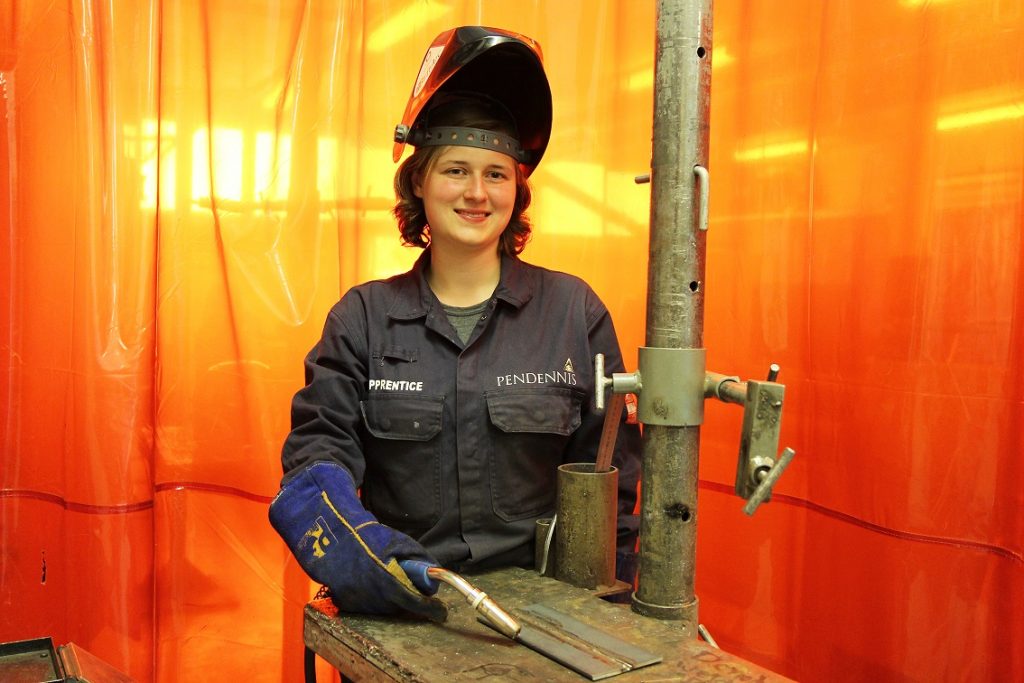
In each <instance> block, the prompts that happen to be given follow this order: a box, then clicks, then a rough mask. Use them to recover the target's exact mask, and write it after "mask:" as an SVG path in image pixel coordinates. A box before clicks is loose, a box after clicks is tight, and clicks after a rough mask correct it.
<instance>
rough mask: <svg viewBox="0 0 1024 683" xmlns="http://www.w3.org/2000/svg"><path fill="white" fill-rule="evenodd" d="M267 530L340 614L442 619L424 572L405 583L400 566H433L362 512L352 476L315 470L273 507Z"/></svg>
mask: <svg viewBox="0 0 1024 683" xmlns="http://www.w3.org/2000/svg"><path fill="white" fill-rule="evenodd" d="M270 523H271V524H272V525H273V527H274V529H276V530H277V533H279V534H280V535H281V537H282V538H283V539H284V540H285V543H287V544H288V547H289V549H291V551H292V554H294V555H295V559H296V560H298V562H299V565H300V566H301V567H302V568H303V569H304V570H305V571H306V573H307V574H309V576H310V578H312V579H313V580H314V581H319V582H320V583H322V584H324V585H326V586H327V587H328V588H330V589H331V592H332V593H333V594H334V602H335V603H337V605H338V608H339V609H341V610H343V611H346V612H362V613H368V614H397V613H399V612H401V611H402V610H406V611H408V612H412V613H414V614H418V615H420V616H424V617H427V618H428V619H432V620H434V621H444V620H445V619H446V618H447V616H448V608H447V607H446V606H445V604H444V603H443V602H441V601H440V600H438V599H437V598H433V597H428V596H431V595H433V594H434V593H435V592H437V583H436V582H435V581H433V580H429V579H427V578H426V572H425V571H424V572H414V573H413V578H412V579H410V577H409V576H408V575H407V574H406V573H405V572H404V571H403V570H402V568H401V567H400V566H399V560H418V561H421V562H425V563H427V564H428V565H431V566H437V562H436V561H434V559H433V558H432V557H431V556H430V555H429V554H428V553H427V551H426V550H424V549H423V547H422V546H421V545H420V544H419V543H417V542H416V541H414V540H413V539H412V538H410V537H409V536H406V535H405V534H403V533H401V532H400V531H396V530H395V529H392V528H390V527H387V526H384V525H383V524H381V523H380V522H378V521H377V519H376V518H375V517H374V516H373V515H371V514H370V513H369V512H367V511H366V509H365V508H363V505H362V503H361V502H360V501H359V498H358V497H357V496H356V486H355V482H353V481H352V476H351V475H350V474H349V472H348V470H346V469H345V468H344V467H342V466H341V465H338V464H336V463H333V462H316V463H313V464H312V465H310V466H309V467H307V468H306V469H305V470H304V471H303V472H301V473H300V474H298V475H296V476H295V478H293V479H292V480H291V481H289V482H288V483H287V484H285V485H284V487H283V488H282V489H281V491H280V492H279V493H278V494H277V496H276V497H275V498H274V500H273V502H271V504H270ZM417 589H418V590H417ZM421 591H422V592H421ZM424 593H425V594H426V595H425V594H424Z"/></svg>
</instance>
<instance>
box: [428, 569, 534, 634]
mask: <svg viewBox="0 0 1024 683" xmlns="http://www.w3.org/2000/svg"><path fill="white" fill-rule="evenodd" d="M427 575H428V576H429V577H430V578H432V579H435V580H437V581H443V582H444V583H447V584H448V585H449V586H451V587H452V588H454V589H455V590H457V591H458V592H460V593H462V595H464V596H465V598H466V601H467V602H469V604H470V605H472V606H473V609H474V610H476V612H477V613H478V614H479V615H480V616H482V617H483V618H484V619H486V620H487V623H489V624H490V625H491V626H493V627H494V629H495V630H496V631H498V633H500V634H502V635H503V636H506V637H508V638H511V639H512V640H515V639H516V637H517V636H518V635H519V630H520V628H521V627H520V626H519V622H518V621H516V620H515V619H513V618H512V616H511V615H510V614H509V613H508V612H506V611H505V610H503V609H502V608H501V607H499V606H498V603H496V602H495V601H494V600H492V599H491V598H489V597H487V593H484V592H483V591H482V590H480V589H479V588H477V587H476V586H474V585H473V584H471V583H470V582H469V581H466V580H465V579H464V578H462V577H461V576H459V575H458V574H456V573H455V572H453V571H449V570H447V569H443V568H442V567H428V568H427Z"/></svg>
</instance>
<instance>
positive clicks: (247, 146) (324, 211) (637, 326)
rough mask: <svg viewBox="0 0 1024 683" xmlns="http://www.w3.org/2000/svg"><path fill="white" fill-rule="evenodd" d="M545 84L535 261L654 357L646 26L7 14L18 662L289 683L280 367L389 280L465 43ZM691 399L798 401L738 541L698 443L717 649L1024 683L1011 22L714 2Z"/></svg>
mask: <svg viewBox="0 0 1024 683" xmlns="http://www.w3.org/2000/svg"><path fill="white" fill-rule="evenodd" d="M465 23H482V24H489V25H495V26H502V27H506V28H510V29H513V30H517V31H521V32H523V33H526V34H528V35H530V36H533V37H535V38H537V39H538V40H539V41H540V42H541V44H542V45H543V47H544V50H545V56H546V64H547V68H548V73H549V76H550V79H551V82H552V87H553V90H554V98H555V123H554V137H553V139H552V142H551V146H550V148H549V151H548V154H547V157H546V158H545V161H544V163H543V164H542V165H541V166H540V169H539V170H538V172H537V173H536V175H535V176H534V180H535V187H536V195H535V196H536V201H535V206H534V209H533V217H534V219H535V224H536V226H537V229H536V237H535V239H534V240H533V243H532V245H531V246H530V247H529V248H528V249H527V251H526V254H525V255H526V258H527V259H528V260H531V261H533V262H536V263H540V264H543V265H548V266H552V267H557V268H560V269H564V270H569V271H572V272H574V273H577V274H579V275H582V276H583V277H585V278H586V279H587V280H589V281H590V282H591V283H592V284H593V285H594V287H595V288H596V289H597V290H598V292H599V293H600V294H601V296H602V297H603V298H604V299H605V301H606V302H607V303H608V305H609V307H610V309H611V311H612V313H613V315H614V317H615V320H616V324H617V327H618V329H619V332H620V337H621V340H622V343H623V347H624V350H625V355H626V357H627V362H629V361H630V360H632V359H635V357H636V353H635V349H636V347H637V346H639V345H641V344H642V343H643V322H644V312H643V306H644V301H645V294H644V290H645V277H646V276H645V262H646V233H647V222H648V198H649V187H648V186H637V185H635V184H634V183H633V181H632V178H633V176H634V175H636V174H639V173H643V172H646V170H647V165H648V163H649V159H650V129H651V115H652V114H651V110H652V106H651V104H652V102H651V98H652V95H651V89H652V81H653V79H652V63H653V53H654V49H653V40H654V10H653V8H652V7H651V6H650V3H642V2H625V1H622V2H589V1H584V0H562V1H560V2H540V1H535V2H529V3H528V2H516V3H498V2H482V1H478V2H468V1H462V2H459V1H455V0H449V1H440V0H430V1H427V0H389V1H384V2H372V3H359V2H354V1H350V2H345V1H343V0H334V1H321V2H300V1H299V0H295V1H285V2H280V1H271V0H248V1H247V2H237V1H235V0H207V1H205V2H203V1H199V0H196V1H193V2H162V1H161V0H149V1H148V2H147V1H145V0H125V1H123V2H122V1H120V0H119V1H118V2H116V3H115V2H97V1H94V0H75V1H73V2H62V3H54V2H52V1H50V0H5V2H2V3H0V225H2V226H3V234H2V236H3V248H2V249H0V259H2V263H0V274H2V279H0V380H2V381H0V421H2V422H0V425H2V426H0V430H2V436H0V438H2V442H0V444H2V466H0V467H2V469H0V550H2V555H0V641H9V640H15V639H22V638H31V637H38V636H44V635H49V636H52V637H54V639H55V640H56V641H57V642H58V643H63V642H67V641H71V640H73V641H75V642H76V643H78V644H80V645H81V646H83V647H85V648H86V649H87V650H89V651H90V652H92V653H93V654H96V655H97V656H99V657H101V658H103V659H105V660H106V661H107V662H109V663H111V664H113V665H114V666H116V667H118V668H121V669H123V670H125V671H127V672H128V673H130V674H132V675H133V676H136V677H137V678H138V679H140V680H142V681H149V680H158V681H179V680H182V681H184V680H214V679H216V680H265V681H277V680H292V681H295V680H299V679H300V676H301V648H302V645H301V608H302V606H303V604H304V602H305V601H306V600H307V599H308V598H309V597H310V595H311V592H312V591H313V590H314V588H315V587H314V586H312V585H310V584H309V582H308V581H306V580H305V579H304V578H303V576H302V573H301V571H300V570H299V569H298V568H297V567H296V565H295V564H294V562H293V561H292V560H290V559H289V557H288V555H287V552H286V551H285V549H284V547H283V544H282V543H281V542H280V541H279V540H278V539H277V537H276V536H275V535H274V533H273V532H272V530H271V529H270V528H269V526H268V524H267V523H266V508H267V504H268V502H269V501H270V498H271V496H272V495H273V494H274V493H275V491H276V489H277V482H278V477H279V474H280V471H279V462H278V450H279V447H280V443H281V441H282V439H283V437H284V435H285V433H286V431H287V429H288V404H289V399H290V396H291V394H292V393H293V391H294V390H295V389H296V388H297V387H298V386H299V385H300V383H301V381H302V370H301V359H302V356H303V355H304V353H305V352H306V351H307V350H308V348H309V347H310V346H311V345H312V344H313V342H314V341H315V340H316V338H317V337H318V335H319V332H320V327H321V325H322V322H323V320H324V317H325V314H326V311H327V309H328V308H329V307H330V306H331V304H332V303H333V302H334V301H335V300H336V299H337V298H338V297H339V295H340V294H341V292H343V291H344V289H345V288H347V287H348V286H350V285H352V284H354V283H356V282H359V281H362V280H365V279H368V278H372V277H378V276H381V275H387V274H391V273H394V272H398V271H400V270H402V269H404V268H405V267H406V266H407V265H408V264H409V263H410V262H411V260H412V259H413V257H414V256H415V253H414V252H413V251H412V250H409V249H405V248H402V247H400V246H399V245H398V241H397V236H396V232H395V229H394V227H393V221H392V219H391V218H390V217H389V214H388V209H389V207H390V205H391V202H392V197H393V195H392V190H391V176H392V173H393V170H394V165H393V164H392V162H391V159H390V153H391V152H390V135H391V131H392V128H393V126H394V124H395V123H396V122H397V120H398V117H399V116H400V114H401V112H402V110H403V108H404V105H405V100H406V97H407V95H408V93H409V91H410V89H411V86H412V80H413V77H414V75H415V72H416V69H417V68H418V66H419V60H420V59H421V57H422V55H423V52H424V50H425V48H426V45H427V43H428V41H429V40H430V38H432V37H433V36H434V35H435V34H436V33H438V32H439V31H441V30H443V29H445V28H448V27H451V26H453V25H458V24H465ZM714 23H715V30H714V49H713V50H712V59H713V85H712V93H713V99H712V108H711V112H712V122H711V164H710V166H711V172H712V204H711V229H710V233H709V237H708V245H709V246H708V266H707V282H706V285H705V286H706V292H707V300H706V301H707V313H706V331H705V342H706V346H707V347H708V363H709V369H712V370H716V371H719V372H724V373H727V374H739V375H742V376H744V377H755V378H757V377H760V376H762V375H763V374H764V373H765V372H766V371H767V366H768V364H769V363H770V362H777V363H780V364H781V366H782V374H781V376H780V381H784V382H786V384H787V387H788V389H787V407H786V414H785V421H784V425H783V443H784V445H789V446H792V447H794V448H795V449H796V451H797V459H796V461H795V462H794V464H793V465H792V466H791V468H790V469H789V470H788V472H787V473H786V475H785V476H784V477H783V479H782V481H781V483H780V484H779V486H778V488H777V494H776V496H775V499H774V501H773V502H772V503H771V504H769V505H766V506H764V507H762V509H761V510H760V511H758V513H757V514H756V516H755V517H753V518H752V519H751V518H746V517H745V516H744V515H743V514H742V513H741V512H740V510H741V507H742V502H741V501H740V500H738V499H737V498H735V497H734V496H732V495H731V494H730V488H731V482H732V480H733V476H734V468H735V452H736V447H737V443H738V438H739V425H740V417H741V416H740V411H739V410H738V409H736V407H735V406H725V405H720V404H709V406H708V409H707V421H706V424H705V429H704V433H703V451H702V456H701V492H700V513H699V517H698V518H699V520H700V534H699V551H698V586H697V592H698V595H699V596H700V599H701V605H700V615H701V621H702V622H703V623H704V624H706V625H707V627H708V628H709V630H710V631H711V633H712V634H713V635H714V636H715V637H716V638H717V640H718V641H719V643H720V644H721V645H722V646H723V647H724V648H726V649H727V650H730V651H732V652H734V653H736V654H738V655H740V656H742V657H745V658H748V659H750V660H752V661H755V662H757V663H760V664H762V665H764V666H767V667H769V668H771V669H774V670H776V671H779V672H781V673H783V674H786V675H788V676H791V677H795V678H799V679H803V680H943V679H945V680H1011V679H1015V680H1021V679H1022V678H1024V654H1022V653H1024V619H1022V617H1021V615H1022V614H1024V604H1022V603H1024V523H1022V514H1021V509H1022V503H1024V494H1022V491H1024V470H1022V465H1021V455H1022V453H1024V431H1022V425H1024V389H1022V386H1024V361H1022V355H1024V226H1022V223H1024V28H1022V27H1024V3H1022V2H1021V0H983V1H975V2H967V1H966V0H941V1H940V0H932V1H929V0H891V1H889V2H848V1H840V2H828V3H822V2H818V0H803V1H802V2H801V1H796V0H791V1H787V2H772V3H750V2H747V3H730V2H720V3H718V7H717V8H716V16H715V18H714Z"/></svg>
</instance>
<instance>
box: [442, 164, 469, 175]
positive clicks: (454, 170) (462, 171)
mask: <svg viewBox="0 0 1024 683" xmlns="http://www.w3.org/2000/svg"><path fill="white" fill-rule="evenodd" d="M442 173H444V175H450V176H462V175H465V174H466V169H464V168H460V167H459V166H453V167H451V168H449V169H446V170H444V171H442Z"/></svg>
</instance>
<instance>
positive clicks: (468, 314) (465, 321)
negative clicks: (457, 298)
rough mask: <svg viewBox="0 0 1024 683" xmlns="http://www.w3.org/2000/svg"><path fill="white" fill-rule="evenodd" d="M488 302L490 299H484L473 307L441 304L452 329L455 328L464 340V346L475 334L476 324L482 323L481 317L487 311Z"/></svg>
mask: <svg viewBox="0 0 1024 683" xmlns="http://www.w3.org/2000/svg"><path fill="white" fill-rule="evenodd" d="M487 302H488V299H484V300H483V301H481V302H480V303H478V304H474V305H472V306H449V305H447V304H441V308H443V309H444V312H445V314H446V315H447V316H448V320H449V321H450V322H451V324H452V327H454V328H455V332H456V333H457V334H458V335H459V339H461V340H462V343H463V344H465V343H466V342H467V341H468V340H469V335H471V334H473V330H474V329H475V328H476V324H477V323H478V322H479V321H480V316H481V315H483V312H484V311H485V310H487Z"/></svg>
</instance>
